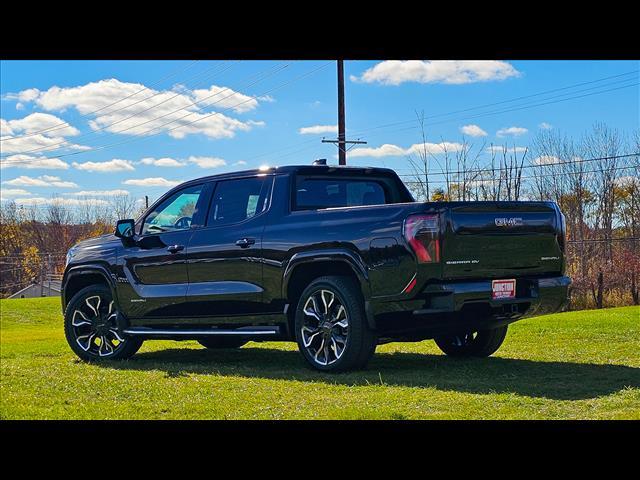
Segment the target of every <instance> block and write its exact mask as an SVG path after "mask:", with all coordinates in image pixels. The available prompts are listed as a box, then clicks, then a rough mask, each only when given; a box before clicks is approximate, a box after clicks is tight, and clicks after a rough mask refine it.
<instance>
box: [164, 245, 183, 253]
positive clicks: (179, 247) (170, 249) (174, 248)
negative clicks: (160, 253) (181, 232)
mask: <svg viewBox="0 0 640 480" xmlns="http://www.w3.org/2000/svg"><path fill="white" fill-rule="evenodd" d="M182 250H184V245H171V246H169V247H167V252H171V253H178V252H181V251H182Z"/></svg>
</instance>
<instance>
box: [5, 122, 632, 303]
mask: <svg viewBox="0 0 640 480" xmlns="http://www.w3.org/2000/svg"><path fill="white" fill-rule="evenodd" d="M418 121H419V124H420V126H421V131H422V135H421V141H422V145H424V148H423V149H417V150H416V153H413V154H411V155H409V156H408V157H407V162H408V166H409V168H410V169H411V173H410V174H408V175H401V177H402V178H403V180H404V181H405V183H406V184H407V186H408V187H409V188H410V189H411V190H412V192H413V194H414V196H415V197H416V200H418V201H435V202H438V201H454V200H462V201H479V200H483V201H487V200H489V201H501V200H508V201H518V200H543V201H554V202H556V203H557V204H558V205H559V206H560V208H561V210H562V211H563V213H564V215H565V220H566V228H567V243H566V247H565V248H566V257H567V272H568V274H569V276H571V278H572V280H573V284H572V286H571V291H570V297H571V301H570V307H571V308H573V309H580V308H593V307H596V308H602V307H606V306H619V305H630V304H635V305H638V304H640V298H639V293H638V290H639V285H640V155H639V153H640V130H638V131H634V132H621V131H619V130H617V129H615V128H611V127H609V126H607V125H605V124H602V123H597V124H595V125H594V126H593V127H592V128H591V129H590V130H589V131H587V132H585V133H584V134H583V135H581V136H580V137H579V138H572V137H569V136H567V135H564V134H562V133H561V132H559V131H557V130H541V131H540V132H539V133H538V134H537V135H536V136H535V137H534V138H533V140H532V141H531V143H530V144H529V145H528V146H526V147H516V146H515V145H511V146H510V145H508V144H504V145H487V144H486V143H478V142H471V141H469V139H467V138H464V137H463V138H462V141H461V143H460V144H459V146H458V148H456V149H451V148H449V147H447V145H448V144H446V143H445V142H443V143H442V144H441V145H442V149H441V151H432V150H430V149H428V148H427V135H426V132H425V130H424V122H420V117H419V118H418ZM487 153H488V155H489V161H487V160H486V157H487ZM142 206H143V205H142V204H141V202H139V201H137V200H136V199H135V198H133V197H130V196H118V197H113V198H111V199H108V201H106V202H105V201H101V202H92V201H91V200H90V199H86V201H84V202H82V203H81V204H80V205H79V206H75V207H73V208H71V207H68V206H66V205H64V204H63V203H62V202H55V201H52V202H51V203H49V204H47V205H44V206H42V205H41V206H18V205H16V204H15V203H13V202H6V203H4V204H3V205H2V207H1V208H0V233H1V235H0V274H1V282H0V295H1V296H3V297H4V296H7V295H10V294H11V293H13V292H16V291H18V290H19V289H21V288H23V287H25V286H27V285H29V284H30V283H32V282H33V281H34V280H38V279H41V278H43V277H44V275H45V274H47V273H53V274H61V273H62V272H63V270H64V263H65V255H66V252H67V250H68V249H69V248H70V247H71V246H72V245H73V244H75V243H77V242H78V241H80V240H82V239H85V238H90V237H94V236H97V235H102V234H105V233H111V232H112V231H113V228H114V225H115V222H116V220H118V219H120V218H131V217H134V218H135V217H136V216H138V215H139V214H140V213H141V212H142Z"/></svg>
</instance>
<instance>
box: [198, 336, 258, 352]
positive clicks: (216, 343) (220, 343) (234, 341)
mask: <svg viewBox="0 0 640 480" xmlns="http://www.w3.org/2000/svg"><path fill="white" fill-rule="evenodd" d="M198 343H199V344H200V345H202V346H203V347H205V348H209V349H211V350H218V349H221V348H240V347H241V346H243V345H244V344H245V343H247V340H243V339H242V338H233V337H213V338H205V339H202V340H198Z"/></svg>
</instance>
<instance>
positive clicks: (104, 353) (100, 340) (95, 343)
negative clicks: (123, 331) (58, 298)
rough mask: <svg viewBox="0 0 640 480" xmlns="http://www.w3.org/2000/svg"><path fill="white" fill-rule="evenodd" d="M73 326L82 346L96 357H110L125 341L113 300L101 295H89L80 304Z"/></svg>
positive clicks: (74, 312) (78, 342) (72, 321)
mask: <svg viewBox="0 0 640 480" xmlns="http://www.w3.org/2000/svg"><path fill="white" fill-rule="evenodd" d="M71 326H72V328H73V333H74V336H75V341H76V343H77V344H78V345H79V346H80V348H81V349H82V350H84V351H85V352H87V353H89V354H90V355H94V356H96V357H109V356H111V355H113V354H114V353H116V351H117V350H118V348H119V347H121V346H122V345H124V343H125V340H124V338H122V337H121V336H120V334H119V333H118V331H117V324H116V311H115V310H114V305H113V301H111V300H105V299H103V298H102V297H100V295H92V296H90V297H87V298H86V299H85V301H84V303H80V304H78V306H77V308H76V309H75V310H74V311H73V317H72V319H71Z"/></svg>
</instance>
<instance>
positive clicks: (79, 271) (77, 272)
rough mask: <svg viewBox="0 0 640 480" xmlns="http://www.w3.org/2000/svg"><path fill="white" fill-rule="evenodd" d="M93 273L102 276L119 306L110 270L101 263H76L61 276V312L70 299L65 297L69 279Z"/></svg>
mask: <svg viewBox="0 0 640 480" xmlns="http://www.w3.org/2000/svg"><path fill="white" fill-rule="evenodd" d="M88 274H91V275H95V274H98V275H100V276H101V277H103V278H104V280H105V282H106V284H107V285H108V286H109V289H110V290H111V296H112V298H113V301H114V302H115V304H116V305H118V306H120V304H119V302H118V292H117V289H116V284H115V280H114V279H113V277H112V276H111V272H110V271H109V270H108V269H107V268H106V267H105V266H103V265H100V264H88V265H76V266H72V267H70V268H69V269H68V270H66V271H65V272H64V276H63V278H62V288H61V290H62V291H61V292H60V296H61V300H62V313H63V314H64V310H65V308H66V306H67V303H68V301H69V300H70V299H68V298H67V284H68V283H69V280H70V279H72V278H76V277H79V276H82V275H88Z"/></svg>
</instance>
